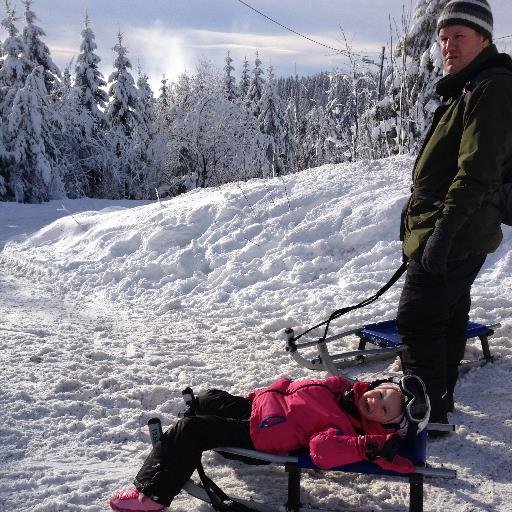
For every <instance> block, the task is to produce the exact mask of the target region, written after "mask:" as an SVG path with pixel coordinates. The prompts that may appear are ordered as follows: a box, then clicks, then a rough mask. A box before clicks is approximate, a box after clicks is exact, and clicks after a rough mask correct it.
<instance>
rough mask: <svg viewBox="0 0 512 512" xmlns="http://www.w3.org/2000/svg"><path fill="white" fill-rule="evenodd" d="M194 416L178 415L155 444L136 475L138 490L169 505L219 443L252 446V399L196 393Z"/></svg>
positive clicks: (227, 394)
mask: <svg viewBox="0 0 512 512" xmlns="http://www.w3.org/2000/svg"><path fill="white" fill-rule="evenodd" d="M195 412H196V415H195V416H188V417H185V418H182V419H180V420H179V421H178V422H177V423H176V424H175V425H174V426H173V427H171V428H170V429H169V430H167V432H165V433H164V434H163V436H162V438H161V439H160V441H158V443H156V444H155V446H154V447H153V449H152V450H151V453H150V454H149V456H148V457H147V459H146V460H145V461H144V464H143V465H142V468H141V469H140V471H139V472H138V473H137V476H136V477H135V480H134V484H135V487H137V489H138V490H139V491H141V492H142V493H143V494H145V495H146V496H149V497H151V498H153V499H154V500H155V501H157V502H158V503H161V504H162V505H165V506H169V504H170V503H171V501H172V500H173V498H174V496H176V495H177V494H179V492H180V491H181V488H182V487H183V485H184V484H185V483H186V482H187V481H188V480H189V478H190V477H191V476H192V473H193V472H194V470H195V469H196V467H197V466H198V464H199V462H200V461H201V455H202V453H203V451H205V450H210V449H212V448H217V447H219V446H237V447H240V448H251V449H252V448H254V446H253V444H252V441H251V437H250V433H249V418H250V415H251V402H250V401H249V400H247V399H246V398H243V397H240V396H233V395H230V394H229V393H227V392H225V391H220V390H216V389H211V390H208V391H206V392H204V393H200V394H199V395H198V396H197V400H196V404H195Z"/></svg>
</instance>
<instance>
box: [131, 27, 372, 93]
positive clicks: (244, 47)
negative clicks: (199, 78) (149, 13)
mask: <svg viewBox="0 0 512 512" xmlns="http://www.w3.org/2000/svg"><path fill="white" fill-rule="evenodd" d="M125 36H126V40H125V42H126V44H127V46H128V49H129V51H130V55H131V56H132V64H134V67H135V62H134V60H135V57H137V58H138V59H139V60H140V63H141V66H142V68H143V70H144V72H146V73H147V74H148V75H149V76H150V79H151V80H150V82H151V85H152V87H153V89H154V90H157V89H158V87H159V85H157V84H158V83H159V80H160V78H161V77H162V75H164V74H165V76H166V77H167V78H169V79H170V80H174V79H176V78H177V77H178V76H179V75H180V74H181V73H183V72H184V71H185V70H189V71H190V70H191V67H193V66H194V65H195V64H196V63H197V62H198V61H199V60H200V58H202V57H207V58H208V59H210V60H211V61H212V62H213V64H214V65H215V66H217V67H218V68H221V67H222V66H223V59H224V57H225V55H226V52H227V51H228V50H229V51H230V54H231V56H232V58H233V59H235V67H236V68H237V70H238V71H239V70H240V68H241V64H242V61H243V58H244V57H247V58H248V60H250V61H252V60H253V59H254V54H255V53H256V51H258V52H259V54H260V58H261V60H262V61H263V62H264V64H265V65H268V64H269V63H272V65H273V66H274V67H275V70H276V72H277V74H283V75H287V74H291V73H293V67H294V65H295V63H298V64H299V68H298V72H299V74H307V73H308V72H310V71H311V70H313V69H318V68H319V67H322V68H323V69H325V70H330V69H334V68H336V67H340V66H343V64H344V63H345V62H346V61H345V59H344V57H342V56H340V55H339V54H336V52H334V51H332V50H329V49H328V48H324V47H321V46H318V45H315V44H314V43H312V42H310V41H307V40H305V39H303V38H300V37H298V36H296V35H293V34H290V33H286V34H282V35H269V34H254V33H253V34H247V33H241V32H225V31H214V30H198V29H170V28H168V27H166V26H164V25H163V24H162V23H158V24H155V25H153V26H152V27H136V26H132V27H130V28H129V29H127V30H126V31H125ZM310 37H311V38H312V39H315V40H317V41H320V42H322V43H324V44H326V45H327V46H334V47H335V48H339V49H340V50H342V49H344V42H343V40H342V38H341V35H340V33H332V34H329V33H323V34H321V35H320V34H318V35H316V34H313V35H311V36H310ZM352 46H353V48H352V49H353V51H355V52H364V55H367V54H368V53H370V54H373V53H378V52H379V51H380V46H379V45H377V44H375V43H370V42H368V41H353V42H352ZM155 85H156V88H155Z"/></svg>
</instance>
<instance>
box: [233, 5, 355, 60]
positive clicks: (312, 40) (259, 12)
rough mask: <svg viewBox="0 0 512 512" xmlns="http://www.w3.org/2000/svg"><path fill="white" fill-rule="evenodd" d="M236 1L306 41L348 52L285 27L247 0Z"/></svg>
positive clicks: (343, 52) (339, 51)
mask: <svg viewBox="0 0 512 512" xmlns="http://www.w3.org/2000/svg"><path fill="white" fill-rule="evenodd" d="M237 1H238V2H240V3H241V4H243V5H245V6H246V7H248V8H249V9H251V10H253V11H254V12H256V13H258V14H259V15H260V16H263V17H264V18H267V20H269V21H271V22H272V23H275V24H276V25H279V26H280V27H282V28H284V29H286V30H288V31H289V32H291V33H292V34H295V35H297V36H299V37H302V38H304V39H307V40H308V41H310V42H312V43H315V44H318V45H320V46H323V47H324V48H327V49H329V50H333V51H335V52H336V53H342V54H347V53H348V52H347V51H346V50H340V49H338V48H333V47H332V46H329V45H327V44H324V43H321V42H320V41H317V40H316V39H312V38H311V37H308V36H305V35H304V34H301V33H300V32H297V31H296V30H293V28H290V27H287V26H286V25H283V24H282V23H279V21H277V20H275V19H273V18H271V17H270V16H267V15H266V14H264V13H262V12H261V11H258V9H255V8H254V7H253V6H252V5H249V4H248V3H247V2H244V1H243V0H237Z"/></svg>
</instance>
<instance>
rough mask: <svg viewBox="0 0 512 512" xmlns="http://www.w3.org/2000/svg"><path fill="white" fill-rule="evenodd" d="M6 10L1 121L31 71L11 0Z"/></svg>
mask: <svg viewBox="0 0 512 512" xmlns="http://www.w3.org/2000/svg"><path fill="white" fill-rule="evenodd" d="M5 10H6V13H7V16H6V18H4V19H3V20H2V26H3V27H4V28H5V30H6V31H7V38H6V39H5V41H4V43H3V50H4V53H5V57H4V61H3V65H2V67H1V68H0V121H4V120H5V119H7V116H8V115H9V113H10V111H11V107H12V104H13V101H14V96H15V95H16V92H17V91H18V90H19V89H21V88H22V87H23V85H24V83H25V77H26V75H27V73H28V72H29V71H30V63H29V62H28V61H27V60H26V58H25V44H24V43H23V40H22V39H21V37H20V36H19V31H18V29H17V28H16V21H17V18H16V13H15V11H14V8H12V7H11V5H10V3H9V0H5Z"/></svg>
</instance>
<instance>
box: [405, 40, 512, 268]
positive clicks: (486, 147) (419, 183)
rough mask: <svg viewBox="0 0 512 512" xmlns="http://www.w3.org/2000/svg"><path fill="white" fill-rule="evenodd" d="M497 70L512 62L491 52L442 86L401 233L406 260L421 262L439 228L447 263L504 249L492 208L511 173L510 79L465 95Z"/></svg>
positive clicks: (493, 80)
mask: <svg viewBox="0 0 512 512" xmlns="http://www.w3.org/2000/svg"><path fill="white" fill-rule="evenodd" d="M497 67H499V68H503V67H505V68H509V69H510V70H512V59H511V58H510V57H509V56H508V55H506V54H499V53H498V51H497V50H496V47H495V46H494V45H492V46H490V47H488V48H485V49H484V50H483V51H482V52H481V53H480V54H479V55H478V56H477V57H476V58H475V60H473V62H471V63H470V64H469V65H468V66H466V68H464V69H463V70H462V71H460V72H459V73H457V74H455V75H447V76H445V77H444V78H442V79H441V80H440V81H439V82H438V84H437V86H436V90H437V92H438V94H440V95H441V96H442V97H443V100H444V104H443V105H442V106H441V107H439V108H438V109H437V110H436V112H435V114H434V120H433V123H432V126H431V128H430V131H429V133H428V135H427V137H426V140H425V143H424V145H423V148H422V150H421V152H420V154H419V156H418V159H417V160H416V164H415V166H414V169H413V194H412V196H411V199H410V201H409V203H408V207H407V210H406V216H405V219H404V226H403V227H404V228H405V237H404V246H403V249H404V254H405V256H407V257H408V258H412V259H415V260H417V261H420V260H421V255H422V253H423V249H424V246H425V243H426V241H427V239H428V237H429V236H430V235H431V233H432V231H433V229H434V227H435V226H439V227H441V228H442V229H443V231H444V232H446V233H448V234H449V235H452V236H453V244H452V249H451V252H450V255H449V258H448V259H449V260H460V259H464V258H466V257H468V256H469V255H471V254H487V253H490V252H493V251H495V250H496V249H497V247H498V246H499V244H500V242H501V239H502V232H501V217H500V213H499V211H498V209H497V208H496V207H495V206H493V205H492V204H491V203H490V202H489V200H490V196H491V195H492V192H493V190H495V189H496V188H497V187H498V186H499V184H500V183H501V182H502V176H503V172H504V170H505V169H506V168H507V166H511V165H512V76H510V75H506V74H496V75H492V76H491V77H489V78H486V79H484V80H482V81H481V82H480V83H478V84H477V85H476V87H475V88H474V90H473V91H472V92H471V94H466V93H465V92H464V90H465V86H466V84H468V82H469V81H470V80H471V79H473V78H475V77H476V76H477V75H478V74H479V73H481V72H482V71H483V70H484V69H487V68H497Z"/></svg>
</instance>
